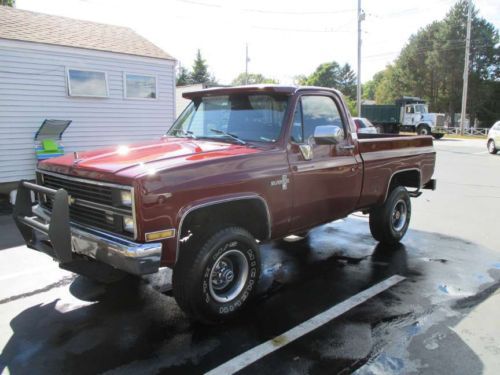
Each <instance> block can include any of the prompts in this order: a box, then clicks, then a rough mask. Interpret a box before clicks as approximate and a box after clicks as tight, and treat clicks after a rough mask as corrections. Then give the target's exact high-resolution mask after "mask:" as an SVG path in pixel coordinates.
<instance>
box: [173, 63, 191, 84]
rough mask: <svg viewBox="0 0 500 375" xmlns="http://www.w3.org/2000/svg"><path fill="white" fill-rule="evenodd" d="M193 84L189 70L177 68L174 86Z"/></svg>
mask: <svg viewBox="0 0 500 375" xmlns="http://www.w3.org/2000/svg"><path fill="white" fill-rule="evenodd" d="M192 83H193V79H192V78H191V73H190V72H189V70H187V69H186V68H184V67H183V66H180V67H179V70H178V72H177V82H176V86H185V85H190V84H192Z"/></svg>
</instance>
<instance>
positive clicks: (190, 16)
mask: <svg viewBox="0 0 500 375" xmlns="http://www.w3.org/2000/svg"><path fill="white" fill-rule="evenodd" d="M454 3H455V0H419V1H402V0H362V9H363V10H364V12H365V15H366V16H365V20H364V21H363V22H362V39H363V42H362V59H361V62H362V66H361V80H362V81H363V82H366V81H368V80H369V79H371V78H372V76H373V75H374V74H375V73H377V72H378V71H380V70H383V69H384V67H385V66H386V65H387V64H389V63H391V62H392V61H394V59H395V58H396V57H397V56H398V54H399V52H400V50H401V49H402V48H403V47H404V45H405V43H406V42H407V41H408V38H409V37H410V36H411V35H412V34H414V33H416V32H417V31H418V30H419V29H420V28H422V27H425V26H426V25H427V24H429V23H431V22H432V21H435V20H441V19H443V18H444V17H445V15H446V13H447V11H448V10H449V9H450V8H451V7H452V5H453V4H454ZM474 4H475V6H476V8H477V9H478V10H479V15H480V16H482V17H484V18H486V19H487V20H488V21H489V22H491V23H493V24H494V25H495V27H497V28H500V1H499V0H475V1H474ZM16 7H17V8H19V9H25V10H31V11H35V12H41V13H47V14H53V15H59V16H66V17H72V18H78V19H83V20H88V21H95V22H101V23H108V24H113V25H120V26H127V27H130V28H132V29H134V30H135V31H136V32H138V33H139V34H141V35H142V36H144V37H146V38H147V39H149V40H150V41H151V42H153V43H155V44H156V45H157V46H159V47H160V48H162V49H163V50H165V51H166V52H167V53H169V54H170V55H172V56H173V57H175V58H176V59H177V60H178V63H179V64H181V65H182V66H184V67H187V68H191V66H192V64H193V60H194V58H195V55H196V51H197V49H198V48H199V49H200V50H201V53H202V56H203V58H204V59H205V60H206V62H207V63H208V65H209V70H210V72H211V73H212V74H213V75H214V76H215V78H216V79H217V80H218V82H219V83H222V84H229V83H230V82H231V81H232V80H233V79H234V78H235V77H236V76H237V75H238V74H239V73H241V72H244V71H245V44H248V50H249V58H250V62H249V72H250V73H261V74H263V75H264V76H266V77H269V78H274V79H278V80H279V81H280V83H284V84H289V83H293V78H294V77H295V76H297V75H300V74H305V75H308V74H311V73H312V72H313V71H314V70H315V69H316V67H317V66H318V65H320V64H321V63H324V62H329V61H337V62H338V63H340V64H344V63H349V64H350V65H351V66H352V68H353V70H354V71H356V67H357V18H356V14H357V0H344V1H337V0H252V1H248V0H247V1H245V0H140V1H138V0H43V1H40V0H17V1H16Z"/></svg>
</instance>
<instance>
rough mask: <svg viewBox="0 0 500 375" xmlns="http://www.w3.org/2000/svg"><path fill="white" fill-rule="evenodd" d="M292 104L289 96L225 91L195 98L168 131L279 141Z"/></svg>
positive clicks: (178, 133) (229, 139) (179, 134)
mask: <svg viewBox="0 0 500 375" xmlns="http://www.w3.org/2000/svg"><path fill="white" fill-rule="evenodd" d="M287 104H288V98H287V97H286V96H275V95H272V96H271V95H260V94H259V95H241V94H238V95H222V96H210V97H201V98H195V99H194V100H193V101H192V102H191V103H190V104H189V106H188V107H187V108H186V110H185V111H184V112H183V113H182V114H181V116H179V118H178V119H177V121H176V122H175V123H174V125H173V126H172V128H170V130H169V131H168V133H167V134H168V135H171V136H175V137H186V136H188V137H193V138H215V139H220V140H224V141H234V140H235V139H236V138H238V139H240V140H243V141H256V142H276V140H277V139H278V138H279V135H280V133H281V128H282V126H283V117H284V115H285V111H286V108H287Z"/></svg>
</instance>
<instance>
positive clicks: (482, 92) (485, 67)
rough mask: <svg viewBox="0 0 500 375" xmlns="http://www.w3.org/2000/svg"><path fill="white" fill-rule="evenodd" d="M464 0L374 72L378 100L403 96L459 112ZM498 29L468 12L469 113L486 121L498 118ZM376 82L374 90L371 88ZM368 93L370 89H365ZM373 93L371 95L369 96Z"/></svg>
mask: <svg viewBox="0 0 500 375" xmlns="http://www.w3.org/2000/svg"><path fill="white" fill-rule="evenodd" d="M467 10H468V9H467V1H466V0H460V1H458V2H457V3H456V4H455V5H454V6H453V7H452V8H451V9H450V11H449V12H448V13H447V15H446V17H445V18H444V19H443V20H442V21H437V22H433V23H431V24H429V25H427V26H426V27H424V28H422V29H420V30H419V31H418V32H417V33H416V34H414V35H412V36H411V37H410V39H409V40H408V43H407V44H406V46H405V47H404V48H403V49H402V51H401V53H400V54H399V56H398V58H397V59H396V60H395V62H394V64H392V65H389V66H388V67H387V68H386V69H385V70H384V71H383V72H380V73H378V74H379V76H377V80H375V77H374V79H373V84H372V83H371V82H369V83H370V85H371V86H370V85H368V84H367V88H369V90H370V92H371V93H372V92H373V91H374V92H375V99H376V101H377V103H379V104H382V103H391V102H393V100H394V99H395V98H397V97H400V96H402V95H411V96H420V97H422V98H424V99H426V100H427V101H428V103H429V105H430V109H431V110H432V111H434V112H446V113H449V114H450V115H451V118H452V119H453V114H454V113H456V112H459V111H460V108H461V99H462V87H463V68H464V53H465V37H466V26H465V25H466V21H467ZM498 43H499V34H498V30H497V29H496V28H495V27H494V26H493V25H492V24H491V23H489V22H488V21H486V20H485V19H483V18H480V17H479V16H478V12H477V10H476V9H474V8H473V10H472V33H471V54H470V71H469V91H468V103H467V112H468V113H470V114H471V120H472V121H473V120H474V117H475V116H476V114H477V115H478V117H479V119H480V120H481V121H483V122H485V123H489V122H491V121H493V119H494V118H495V117H497V118H498V117H500V113H499V112H500V109H499V106H498V98H497V99H496V103H497V104H496V105H495V104H494V102H495V100H491V98H490V97H488V95H495V93H497V92H498V91H497V90H496V89H495V87H496V85H495V84H493V82H498V80H499V79H500V47H499V46H498ZM373 86H375V88H373ZM367 94H368V93H367ZM370 95H371V94H370Z"/></svg>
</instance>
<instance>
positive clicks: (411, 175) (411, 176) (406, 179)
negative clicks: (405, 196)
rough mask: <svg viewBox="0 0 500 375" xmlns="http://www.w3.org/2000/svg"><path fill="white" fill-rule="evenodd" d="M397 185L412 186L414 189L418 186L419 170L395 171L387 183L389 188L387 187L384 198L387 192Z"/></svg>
mask: <svg viewBox="0 0 500 375" xmlns="http://www.w3.org/2000/svg"><path fill="white" fill-rule="evenodd" d="M397 186H406V187H413V188H416V189H419V188H420V171H419V170H417V169H412V170H408V171H401V172H396V173H395V174H394V175H393V176H392V178H391V181H390V183H389V188H388V189H387V194H386V199H387V196H388V195H389V193H390V192H391V191H392V190H393V189H394V188H395V187H397Z"/></svg>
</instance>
